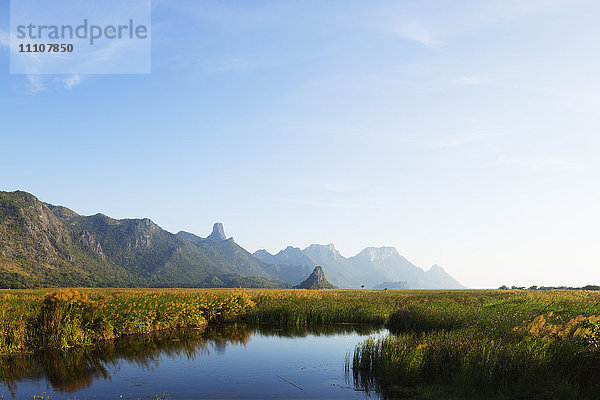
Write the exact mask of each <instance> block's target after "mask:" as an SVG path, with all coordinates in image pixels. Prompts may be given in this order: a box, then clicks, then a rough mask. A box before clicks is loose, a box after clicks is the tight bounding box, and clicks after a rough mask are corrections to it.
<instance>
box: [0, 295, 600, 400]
mask: <svg viewBox="0 0 600 400" xmlns="http://www.w3.org/2000/svg"><path fill="white" fill-rule="evenodd" d="M0 301H1V307H0V353H3V354H11V353H12V354H15V353H20V352H26V351H31V350H35V349H40V348H55V349H65V348H70V347H77V346H85V345H90V344H95V343H99V342H102V341H104V340H106V339H111V338H115V337H119V336H123V335H130V334H143V333H149V332H154V331H158V330H163V329H171V328H177V327H190V326H194V327H205V326H206V325H207V324H216V323H220V322H245V323H250V324H259V325H262V326H266V327H287V328H293V329H299V330H301V329H310V328H311V327H317V326H323V325H329V324H336V323H369V324H375V325H379V326H382V325H383V324H385V326H386V327H388V329H389V330H390V332H391V334H390V335H389V336H388V337H386V338H382V339H379V340H368V341H366V342H364V343H362V344H360V345H359V346H358V347H357V348H356V349H355V351H354V353H353V354H351V355H350V356H349V358H348V365H347V368H348V371H349V373H350V371H351V375H352V376H353V378H354V381H355V384H356V385H357V386H359V387H360V388H362V389H364V390H366V391H376V392H378V393H380V394H382V396H383V397H384V398H397V397H402V396H408V397H411V398H415V397H416V398H428V397H429V398H490V399H493V398H498V399H509V398H510V399H512V398H522V399H538V398H539V399H571V398H572V399H585V398H589V399H595V398H600V347H599V346H600V294H598V293H596V292H583V291H569V292H562V291H553V292H529V291H495V290H488V291H468V290H464V291H435V290H267V289H264V290H263V289H248V290H242V289H235V290H234V289H214V290H213V289H81V290H79V289H78V290H72V289H65V290H28V291H25V290H24V291H17V290H4V291H0Z"/></svg>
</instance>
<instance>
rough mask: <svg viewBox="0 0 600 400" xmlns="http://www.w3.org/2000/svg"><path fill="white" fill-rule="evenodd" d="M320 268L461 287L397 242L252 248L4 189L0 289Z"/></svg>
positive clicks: (243, 280) (267, 275)
mask: <svg viewBox="0 0 600 400" xmlns="http://www.w3.org/2000/svg"><path fill="white" fill-rule="evenodd" d="M316 265H321V266H322V267H323V270H324V272H325V274H327V277H328V278H329V280H330V281H331V283H333V284H334V285H336V286H339V287H360V286H361V285H366V286H368V287H371V286H375V285H377V284H381V283H382V282H395V281H402V282H406V284H407V285H406V286H407V287H411V288H461V287H462V286H461V285H460V284H459V283H458V282H456V281H455V280H454V279H453V278H452V277H451V276H450V275H448V274H447V273H446V272H444V270H443V269H442V268H441V267H439V266H434V267H432V268H431V269H430V270H429V271H427V272H425V271H423V270H421V269H420V268H418V267H416V266H414V265H413V264H411V263H410V262H408V261H407V260H406V259H405V258H404V257H402V256H400V255H399V254H398V252H397V251H396V250H395V249H394V248H393V247H382V248H367V249H365V250H363V251H362V252H361V253H359V254H358V255H356V256H354V257H350V258H345V257H343V256H341V255H340V254H339V252H338V251H337V250H336V249H335V247H334V246H333V245H332V244H330V245H325V246H323V245H316V244H315V245H311V246H309V247H307V248H306V249H304V250H300V249H299V248H295V247H291V246H290V247H287V248H286V249H285V250H282V251H280V252H279V253H277V254H275V255H272V254H270V253H268V252H267V251H265V250H259V251H257V252H255V253H254V254H250V253H249V252H248V251H246V250H245V249H244V248H243V247H241V246H240V245H238V244H237V243H236V242H235V241H234V240H233V238H227V237H226V235H225V231H224V228H223V225H222V224H220V223H216V224H215V225H214V227H213V231H212V233H211V234H210V235H209V236H207V237H206V238H203V237H200V236H197V235H195V234H193V233H189V232H183V231H181V232H178V233H177V234H173V233H171V232H168V231H166V230H164V229H162V228H161V227H159V226H158V225H157V224H155V223H154V222H152V221H151V220H150V219H147V218H144V219H121V220H117V219H113V218H110V217H108V216H106V215H103V214H95V215H92V216H83V215H79V214H77V213H76V212H74V211H72V210H70V209H68V208H66V207H62V206H54V205H51V204H47V203H43V202H41V201H40V200H38V199H37V198H36V197H35V196H33V195H32V194H29V193H26V192H23V191H17V192H1V191H0V287H39V286H94V287H239V286H244V287H270V288H289V287H292V286H293V285H298V284H299V283H301V282H302V281H304V280H305V279H306V278H307V276H309V275H310V274H311V272H312V271H313V269H314V268H315V266H316Z"/></svg>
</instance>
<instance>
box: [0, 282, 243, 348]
mask: <svg viewBox="0 0 600 400" xmlns="http://www.w3.org/2000/svg"><path fill="white" fill-rule="evenodd" d="M0 296H2V300H1V301H2V303H1V304H2V306H1V307H0V354H7V353H13V352H18V351H28V350H35V349H40V348H58V349H66V348H70V347H74V346H83V345H90V344H94V343H98V342H99V341H102V340H106V339H112V338H115V337H119V336H123V335H131V334H142V333H148V332H152V331H158V330H163V329H170V328H182V327H198V326H205V325H206V324H207V323H209V322H221V321H228V320H234V319H237V318H240V316H242V315H243V314H244V313H245V312H246V311H247V310H248V309H250V308H252V307H253V305H254V303H253V302H252V300H251V299H250V297H249V296H248V294H247V293H246V292H244V291H241V290H229V291H210V290H203V291H190V290H85V291H76V290H73V289H64V290H58V291H52V292H48V293H45V294H44V293H43V292H40V291H14V292H13V291H11V293H6V292H5V293H3V294H0Z"/></svg>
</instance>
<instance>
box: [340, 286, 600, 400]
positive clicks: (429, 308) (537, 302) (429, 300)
mask: <svg viewBox="0 0 600 400" xmlns="http://www.w3.org/2000/svg"><path fill="white" fill-rule="evenodd" d="M599 300H600V296H598V294H596V293H593V292H552V293H531V292H523V291H513V292H493V291H492V292H490V291H487V292H477V291H475V292H455V293H452V292H446V293H432V294H430V295H427V294H422V295H416V296H415V297H414V298H413V299H412V300H407V301H405V302H403V303H401V304H399V308H398V310H396V311H395V312H394V313H392V314H391V315H390V318H389V320H388V322H387V326H388V328H389V329H390V331H391V332H392V333H393V334H391V335H389V336H388V337H385V338H382V339H379V340H367V341H365V342H363V343H362V344H360V345H359V346H358V347H357V348H356V349H355V351H354V353H353V355H352V357H350V359H349V360H348V364H349V366H351V369H352V375H353V378H354V381H355V384H356V385H358V386H360V387H362V388H363V389H365V390H367V391H376V392H379V393H381V394H383V397H384V398H396V397H399V396H402V395H403V393H406V392H407V391H411V390H412V391H414V390H418V392H419V393H421V395H422V396H424V397H425V398H427V397H428V396H427V395H426V394H427V393H428V391H429V392H432V391H433V392H432V393H433V394H431V396H430V397H431V398H490V399H491V398H498V399H585V398H587V399H597V398H600V349H599V348H598V346H599V345H600V326H599V324H598V321H600V317H599V315H600V302H599Z"/></svg>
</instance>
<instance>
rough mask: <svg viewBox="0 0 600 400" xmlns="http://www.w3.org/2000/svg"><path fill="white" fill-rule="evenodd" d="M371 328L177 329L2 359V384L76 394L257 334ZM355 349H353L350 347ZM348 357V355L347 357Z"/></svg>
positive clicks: (244, 341)
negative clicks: (134, 370)
mask: <svg viewBox="0 0 600 400" xmlns="http://www.w3.org/2000/svg"><path fill="white" fill-rule="evenodd" d="M373 330H374V327H373V326H369V325H343V324H334V325H327V326H321V327H313V328H292V329H288V328H286V329H280V328H268V327H264V326H247V325H244V324H235V325H220V326H209V327H207V328H206V329H204V330H173V331H163V332H158V333H152V334H148V335H143V336H128V337H123V338H119V339H117V340H112V341H105V342H102V343H99V344H98V345H96V346H90V347H81V348H75V349H70V350H67V351H41V352H37V353H32V354H18V355H12V356H6V357H2V358H0V383H2V384H4V385H5V386H6V387H7V388H8V389H9V390H10V392H11V394H12V396H13V397H15V396H16V393H17V389H18V385H19V383H20V382H23V381H26V380H31V381H40V380H46V381H47V382H48V383H49V384H50V385H51V386H52V388H53V390H54V391H57V392H63V393H75V392H77V391H80V390H82V389H86V388H88V387H90V386H91V385H92V383H93V382H94V381H97V380H111V377H112V376H113V375H114V374H116V373H118V372H119V370H120V368H121V366H122V365H124V364H129V365H131V364H134V365H136V366H138V367H139V368H140V369H150V370H154V369H155V368H158V367H159V364H160V362H159V360H160V359H161V358H162V359H165V357H166V358H171V359H176V358H186V359H188V360H192V359H196V358H199V357H202V356H204V355H208V354H210V353H211V352H221V351H224V349H225V348H226V347H227V346H244V347H245V346H246V344H247V343H248V341H249V340H250V338H251V337H252V335H254V334H257V333H258V334H261V335H263V336H274V337H285V338H294V337H305V336H308V335H315V336H323V335H324V336H330V335H340V334H342V335H343V334H350V333H356V334H362V335H368V334H370V333H371V332H373ZM348 350H351V349H348ZM342 356H343V355H342Z"/></svg>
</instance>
